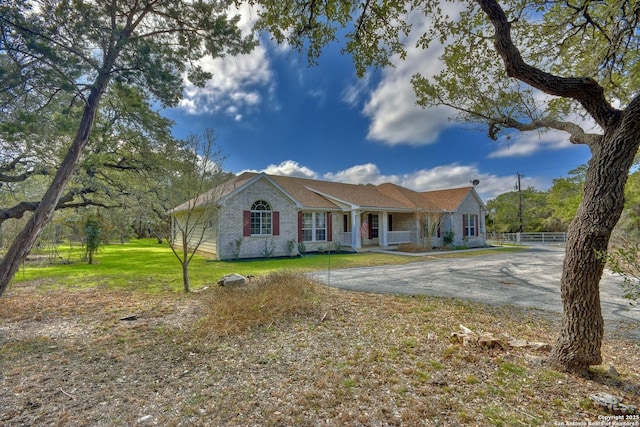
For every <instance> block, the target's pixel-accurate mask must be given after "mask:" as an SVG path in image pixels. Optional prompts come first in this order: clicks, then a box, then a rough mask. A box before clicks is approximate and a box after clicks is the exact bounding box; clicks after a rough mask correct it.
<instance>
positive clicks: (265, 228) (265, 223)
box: [251, 200, 273, 236]
mask: <svg viewBox="0 0 640 427" xmlns="http://www.w3.org/2000/svg"><path fill="white" fill-rule="evenodd" d="M272 213H273V212H272V211H271V205H270V204H269V203H268V202H265V201H264V200H258V201H257V202H255V203H254V204H253V205H251V235H252V236H268V235H271V234H272V232H273V228H272V220H271V219H272Z"/></svg>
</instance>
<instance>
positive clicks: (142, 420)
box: [136, 415, 153, 424]
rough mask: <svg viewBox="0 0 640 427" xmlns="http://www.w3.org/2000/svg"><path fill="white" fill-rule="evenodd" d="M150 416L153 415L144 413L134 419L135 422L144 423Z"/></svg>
mask: <svg viewBox="0 0 640 427" xmlns="http://www.w3.org/2000/svg"><path fill="white" fill-rule="evenodd" d="M151 418H153V415H145V416H144V417H140V418H138V420H137V421H136V423H138V424H140V423H144V422H146V421H149V420H150V419H151Z"/></svg>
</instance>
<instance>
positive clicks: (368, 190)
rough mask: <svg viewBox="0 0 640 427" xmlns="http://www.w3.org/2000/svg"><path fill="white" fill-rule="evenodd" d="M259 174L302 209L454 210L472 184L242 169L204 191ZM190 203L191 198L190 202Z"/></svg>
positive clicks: (228, 189) (228, 187)
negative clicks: (409, 184)
mask: <svg viewBox="0 0 640 427" xmlns="http://www.w3.org/2000/svg"><path fill="white" fill-rule="evenodd" d="M259 175H263V176H265V177H266V178H268V179H269V180H271V181H272V182H274V183H276V184H277V185H278V186H280V188H281V189H282V190H283V191H285V192H286V193H287V194H288V195H289V196H290V197H292V198H293V199H294V200H295V201H297V202H298V203H299V204H300V205H301V206H303V207H304V208H306V209H339V208H340V205H341V204H344V203H346V204H348V205H352V206H357V207H360V208H371V209H376V208H378V209H392V210H394V209H395V210H418V209H419V210H429V211H441V210H443V209H444V210H448V211H454V210H456V209H457V207H458V206H459V205H460V204H461V203H462V201H463V200H464V199H465V197H467V195H468V194H469V193H470V192H471V191H472V187H462V188H453V189H447V190H436V191H425V192H418V191H413V190H410V189H408V188H405V187H401V186H399V185H396V184H391V183H385V184H380V185H371V184H345V183H341V182H331V181H321V180H317V179H309V178H297V177H290V176H280V175H266V174H258V173H255V172H244V173H242V174H240V175H238V176H236V177H235V178H232V179H231V180H229V181H228V182H226V183H225V184H223V185H222V186H221V187H218V188H217V189H214V190H212V191H210V192H208V193H206V195H211V194H213V192H215V191H218V194H216V197H217V200H220V199H223V198H224V197H226V196H229V195H230V194H232V193H233V192H234V191H236V190H237V189H239V188H241V187H242V186H244V185H246V184H247V183H249V182H250V181H251V180H253V179H256V177H258V176H259ZM206 195H202V196H199V197H198V200H197V203H201V202H204V201H205V200H206V197H208V196H206ZM188 203H189V202H187V203H184V204H183V205H180V206H178V207H177V208H175V209H174V210H173V212H176V211H180V210H185V209H187V208H188ZM191 204H193V201H192V202H191Z"/></svg>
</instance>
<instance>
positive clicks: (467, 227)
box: [462, 214, 478, 237]
mask: <svg viewBox="0 0 640 427" xmlns="http://www.w3.org/2000/svg"><path fill="white" fill-rule="evenodd" d="M462 224H463V226H464V230H463V236H464V237H475V236H477V235H478V215H471V214H464V215H462Z"/></svg>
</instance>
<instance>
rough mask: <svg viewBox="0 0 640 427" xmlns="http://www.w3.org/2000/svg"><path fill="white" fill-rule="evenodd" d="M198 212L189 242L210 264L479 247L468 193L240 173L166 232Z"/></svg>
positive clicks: (176, 214)
mask: <svg viewBox="0 0 640 427" xmlns="http://www.w3.org/2000/svg"><path fill="white" fill-rule="evenodd" d="M205 209H206V211H207V213H206V215H201V216H200V217H201V218H206V219H204V220H200V221H199V223H198V224H195V225H196V230H195V232H193V233H191V239H199V238H200V236H201V235H202V236H203V239H202V243H201V245H200V247H199V249H198V250H199V251H200V252H202V253H204V254H207V255H212V256H215V257H216V258H218V259H233V258H260V257H265V256H267V257H269V256H291V255H297V254H298V253H299V252H298V251H301V250H302V251H323V250H327V249H332V250H335V249H337V248H339V249H340V250H342V251H344V250H350V251H359V250H362V249H363V248H371V247H380V248H392V247H393V246H397V245H400V244H405V243H410V244H415V245H418V246H429V247H432V248H437V247H442V246H445V245H451V246H466V247H482V246H485V235H484V231H485V212H486V206H485V204H484V203H483V202H482V200H481V199H480V196H479V195H478V193H477V192H476V190H475V188H474V187H473V186H468V187H462V188H452V189H446V190H436V191H424V192H418V191H413V190H410V189H408V188H404V187H401V186H399V185H396V184H391V183H385V184H380V185H372V184H345V183H339V182H329V181H321V180H315V179H307V178H296V177H289V176H277V175H267V174H265V173H254V172H245V173H242V174H240V175H238V176H236V177H235V178H233V179H231V180H229V181H227V182H226V183H224V184H223V185H221V186H219V187H217V188H214V189H212V190H211V191H209V192H207V193H205V194H203V195H201V196H199V197H198V198H197V199H194V200H191V201H189V202H186V203H184V204H183V205H180V206H178V207H176V208H175V209H173V210H172V211H171V215H172V220H173V227H174V230H175V229H177V225H180V224H184V222H185V221H187V217H188V215H190V216H189V218H191V221H193V218H196V217H197V216H196V215H194V212H197V211H198V210H203V211H204V210H205ZM176 221H178V222H180V223H179V224H178V223H176ZM192 225H193V224H192ZM175 237H177V236H175ZM177 240H179V239H177Z"/></svg>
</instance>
